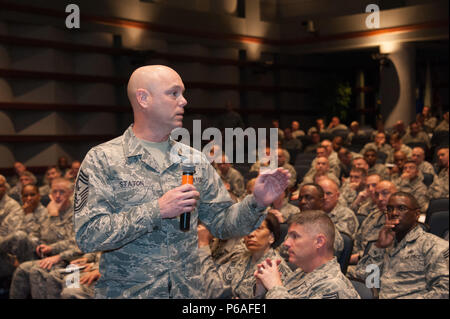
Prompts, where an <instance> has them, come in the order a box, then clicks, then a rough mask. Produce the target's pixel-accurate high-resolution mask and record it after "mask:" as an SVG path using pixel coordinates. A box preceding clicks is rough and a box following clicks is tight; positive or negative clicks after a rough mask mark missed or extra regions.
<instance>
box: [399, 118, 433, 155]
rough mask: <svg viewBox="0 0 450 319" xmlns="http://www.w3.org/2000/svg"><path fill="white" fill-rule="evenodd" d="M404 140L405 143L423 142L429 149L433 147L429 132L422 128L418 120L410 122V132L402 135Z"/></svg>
mask: <svg viewBox="0 0 450 319" xmlns="http://www.w3.org/2000/svg"><path fill="white" fill-rule="evenodd" d="M402 142H403V143H405V144H409V143H423V144H425V145H426V147H427V148H428V149H429V148H431V142H430V138H429V137H428V134H427V133H426V132H425V131H423V130H421V128H420V126H419V124H418V123H417V122H412V123H411V124H409V132H406V134H405V135H404V136H403V137H402Z"/></svg>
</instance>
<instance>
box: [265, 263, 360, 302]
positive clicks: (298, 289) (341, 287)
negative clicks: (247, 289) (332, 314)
mask: <svg viewBox="0 0 450 319" xmlns="http://www.w3.org/2000/svg"><path fill="white" fill-rule="evenodd" d="M266 298H267V299H360V297H359V295H358V293H357V292H356V290H355V288H353V285H352V283H351V282H350V280H348V279H347V278H346V277H345V276H344V275H343V274H342V272H341V268H340V266H339V263H338V262H337V259H336V257H333V259H332V260H330V261H328V262H327V263H325V264H323V265H321V266H319V267H317V268H316V269H314V271H312V272H310V273H305V272H303V271H302V270H300V269H297V270H296V271H295V272H293V273H291V274H290V275H289V276H288V277H287V278H286V279H285V280H284V286H276V287H273V288H272V289H270V290H269V291H267V293H266Z"/></svg>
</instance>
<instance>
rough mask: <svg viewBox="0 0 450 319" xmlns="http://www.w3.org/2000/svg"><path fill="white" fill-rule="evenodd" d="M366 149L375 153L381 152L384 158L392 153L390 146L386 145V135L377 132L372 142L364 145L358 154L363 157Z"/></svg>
mask: <svg viewBox="0 0 450 319" xmlns="http://www.w3.org/2000/svg"><path fill="white" fill-rule="evenodd" d="M368 149H374V150H375V151H376V152H377V153H378V152H383V153H385V154H386V157H387V156H389V154H391V152H392V146H391V145H389V144H388V143H386V134H385V133H383V132H378V133H377V134H376V135H375V139H374V141H373V142H370V143H367V144H366V145H364V147H363V149H362V150H361V151H360V152H359V153H360V154H361V155H364V153H365V152H366V151H367V150H368Z"/></svg>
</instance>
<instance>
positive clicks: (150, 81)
mask: <svg viewBox="0 0 450 319" xmlns="http://www.w3.org/2000/svg"><path fill="white" fill-rule="evenodd" d="M168 74H171V75H172V76H175V75H176V77H178V78H179V79H180V80H181V78H180V76H179V75H178V73H177V72H175V70H173V69H171V68H169V67H167V66H164V65H147V66H143V67H140V68H138V69H136V70H135V71H134V72H133V73H132V74H131V76H130V79H129V80H128V86H127V95H128V99H129V100H130V103H131V105H132V106H133V108H134V107H136V106H137V105H138V104H139V100H140V99H141V98H142V96H141V94H142V92H143V91H144V90H146V91H148V92H149V93H153V92H154V91H155V89H156V85H157V83H158V82H159V81H161V80H163V78H164V77H167V75H168Z"/></svg>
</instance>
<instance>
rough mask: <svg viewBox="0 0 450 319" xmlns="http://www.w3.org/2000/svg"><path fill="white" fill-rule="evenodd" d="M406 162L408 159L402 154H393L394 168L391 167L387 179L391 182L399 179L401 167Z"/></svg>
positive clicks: (398, 152)
mask: <svg viewBox="0 0 450 319" xmlns="http://www.w3.org/2000/svg"><path fill="white" fill-rule="evenodd" d="M407 160H408V157H407V156H406V154H405V153H404V152H402V151H397V152H395V153H394V167H392V168H391V170H390V172H389V174H390V177H389V179H390V180H391V181H392V180H395V179H396V178H399V177H400V176H401V175H402V172H403V166H404V165H405V163H406V161H407ZM422 178H423V177H422Z"/></svg>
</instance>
